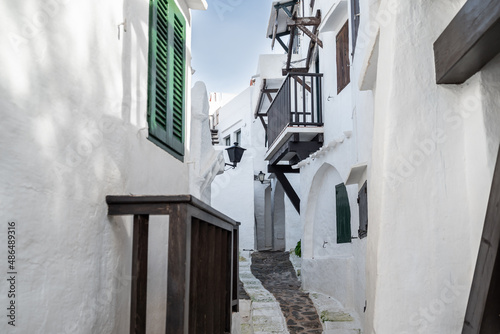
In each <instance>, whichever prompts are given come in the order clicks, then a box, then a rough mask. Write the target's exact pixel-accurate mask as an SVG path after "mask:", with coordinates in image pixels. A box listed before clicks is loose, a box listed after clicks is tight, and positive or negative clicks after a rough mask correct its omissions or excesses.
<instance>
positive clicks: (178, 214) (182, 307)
mask: <svg viewBox="0 0 500 334" xmlns="http://www.w3.org/2000/svg"><path fill="white" fill-rule="evenodd" d="M188 219H189V220H191V219H190V217H189V216H188V209H187V206H186V205H184V204H175V205H172V212H171V214H170V219H169V229H168V234H169V236H168V271H167V273H168V280H167V296H168V298H167V328H166V333H179V334H181V333H188V329H189V278H190V267H191V258H190V253H191V222H190V221H189V222H188ZM210 226H211V225H210ZM211 227H212V228H215V227H213V226H211ZM210 240H211V239H210Z"/></svg>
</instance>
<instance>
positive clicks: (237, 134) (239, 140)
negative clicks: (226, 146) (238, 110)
mask: <svg viewBox="0 0 500 334" xmlns="http://www.w3.org/2000/svg"><path fill="white" fill-rule="evenodd" d="M235 135H236V142H237V143H238V145H239V146H241V129H240V130H238V131H236V133H235Z"/></svg>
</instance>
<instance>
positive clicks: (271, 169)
mask: <svg viewBox="0 0 500 334" xmlns="http://www.w3.org/2000/svg"><path fill="white" fill-rule="evenodd" d="M267 172H268V173H285V174H290V173H293V174H298V173H300V169H298V168H297V169H293V168H292V166H290V165H267Z"/></svg>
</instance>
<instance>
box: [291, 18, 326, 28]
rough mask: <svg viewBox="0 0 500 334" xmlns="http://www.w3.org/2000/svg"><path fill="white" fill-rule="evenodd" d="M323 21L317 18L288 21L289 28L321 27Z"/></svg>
mask: <svg viewBox="0 0 500 334" xmlns="http://www.w3.org/2000/svg"><path fill="white" fill-rule="evenodd" d="M320 23H321V19H319V18H317V17H297V18H296V19H295V20H292V19H288V20H287V25H288V26H319V24H320Z"/></svg>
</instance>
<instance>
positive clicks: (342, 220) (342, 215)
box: [335, 183, 351, 244]
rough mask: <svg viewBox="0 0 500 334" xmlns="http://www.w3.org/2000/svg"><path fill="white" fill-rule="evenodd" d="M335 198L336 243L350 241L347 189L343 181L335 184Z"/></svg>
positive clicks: (349, 211) (349, 212) (349, 209)
mask: <svg viewBox="0 0 500 334" xmlns="http://www.w3.org/2000/svg"><path fill="white" fill-rule="evenodd" d="M335 197H336V200H337V243H338V244H344V243H349V242H351V208H350V207H349V197H348V196H347V189H346V187H345V185H344V184H343V183H341V184H338V185H336V186H335Z"/></svg>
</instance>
